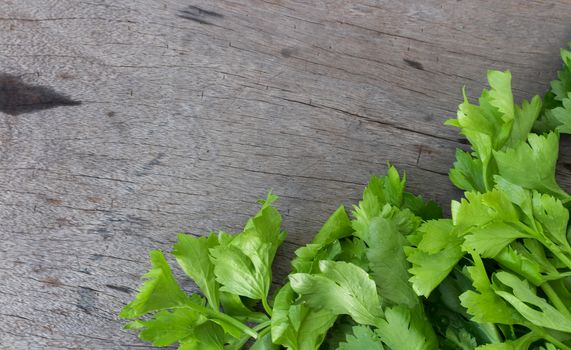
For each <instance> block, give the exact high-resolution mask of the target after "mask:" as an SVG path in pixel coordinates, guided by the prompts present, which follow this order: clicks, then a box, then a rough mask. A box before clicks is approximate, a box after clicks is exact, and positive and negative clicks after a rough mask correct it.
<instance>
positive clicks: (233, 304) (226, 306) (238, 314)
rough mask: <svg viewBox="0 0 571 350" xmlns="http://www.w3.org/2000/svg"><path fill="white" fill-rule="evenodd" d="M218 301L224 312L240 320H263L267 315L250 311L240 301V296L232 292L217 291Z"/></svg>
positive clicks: (258, 321)
mask: <svg viewBox="0 0 571 350" xmlns="http://www.w3.org/2000/svg"><path fill="white" fill-rule="evenodd" d="M219 296H220V302H221V304H222V310H224V313H225V314H227V315H229V316H232V317H234V318H236V319H237V320H240V321H242V322H257V323H261V322H265V321H267V320H268V316H266V314H264V313H262V312H257V311H252V310H251V309H250V308H248V307H247V306H246V305H244V303H243V302H242V299H241V298H240V296H238V295H236V294H232V293H225V292H219Z"/></svg>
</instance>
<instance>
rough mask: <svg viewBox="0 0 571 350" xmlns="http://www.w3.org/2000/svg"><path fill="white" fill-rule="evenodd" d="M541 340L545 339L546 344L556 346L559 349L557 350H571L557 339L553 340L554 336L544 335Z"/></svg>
mask: <svg viewBox="0 0 571 350" xmlns="http://www.w3.org/2000/svg"><path fill="white" fill-rule="evenodd" d="M543 339H545V340H547V341H548V342H550V343H551V344H553V345H555V346H557V347H558V348H559V350H571V347H568V346H567V345H565V344H563V343H562V342H561V341H560V340H558V339H557V338H555V337H554V336H552V335H550V334H544V335H543Z"/></svg>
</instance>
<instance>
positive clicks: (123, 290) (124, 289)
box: [105, 284, 133, 294]
mask: <svg viewBox="0 0 571 350" xmlns="http://www.w3.org/2000/svg"><path fill="white" fill-rule="evenodd" d="M105 287H107V288H109V289H113V290H116V291H119V292H123V293H127V294H130V293H131V292H132V291H133V290H132V289H131V288H129V287H123V286H115V285H113V284H106V285H105Z"/></svg>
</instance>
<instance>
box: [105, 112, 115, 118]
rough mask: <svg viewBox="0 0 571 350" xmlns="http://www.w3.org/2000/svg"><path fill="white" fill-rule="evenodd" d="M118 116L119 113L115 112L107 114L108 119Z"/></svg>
mask: <svg viewBox="0 0 571 350" xmlns="http://www.w3.org/2000/svg"><path fill="white" fill-rule="evenodd" d="M116 114H117V113H115V112H113V111H109V112H107V114H106V115H107V116H108V117H110V118H112V117H114V116H115V115H116Z"/></svg>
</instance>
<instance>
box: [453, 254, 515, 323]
mask: <svg viewBox="0 0 571 350" xmlns="http://www.w3.org/2000/svg"><path fill="white" fill-rule="evenodd" d="M472 258H473V259H474V266H470V267H468V268H467V271H468V273H469V275H470V277H471V279H472V284H473V286H474V288H475V291H474V290H469V291H466V292H464V293H463V294H462V295H460V302H461V304H462V306H464V307H465V308H466V309H467V311H468V314H470V315H472V320H473V321H476V322H480V323H501V324H508V325H511V324H523V323H524V319H523V318H522V317H521V316H520V314H519V313H518V312H517V311H516V310H515V309H514V308H513V307H512V306H510V305H509V304H507V303H506V302H505V301H504V300H503V299H502V298H500V297H498V295H496V293H495V291H494V289H492V284H491V283H490V280H489V279H488V275H487V273H486V269H485V267H484V263H483V262H482V259H481V258H480V256H479V255H478V254H475V253H473V254H472Z"/></svg>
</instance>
